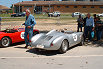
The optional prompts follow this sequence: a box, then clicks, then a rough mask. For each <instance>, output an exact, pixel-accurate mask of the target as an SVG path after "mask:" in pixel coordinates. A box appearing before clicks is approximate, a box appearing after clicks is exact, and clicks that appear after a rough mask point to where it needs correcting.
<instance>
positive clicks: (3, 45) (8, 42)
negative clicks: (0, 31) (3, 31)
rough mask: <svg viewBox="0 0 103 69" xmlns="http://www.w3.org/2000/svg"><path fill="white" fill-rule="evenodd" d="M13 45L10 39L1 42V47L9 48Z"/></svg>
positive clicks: (5, 38)
mask: <svg viewBox="0 0 103 69" xmlns="http://www.w3.org/2000/svg"><path fill="white" fill-rule="evenodd" d="M10 44H11V40H10V38H8V37H3V38H2V39H1V42H0V47H8V46H9V45H10Z"/></svg>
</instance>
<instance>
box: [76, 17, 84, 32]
mask: <svg viewBox="0 0 103 69" xmlns="http://www.w3.org/2000/svg"><path fill="white" fill-rule="evenodd" d="M77 22H78V28H77V32H79V29H80V30H81V32H82V27H83V18H82V17H81V15H79V18H78V19H77Z"/></svg>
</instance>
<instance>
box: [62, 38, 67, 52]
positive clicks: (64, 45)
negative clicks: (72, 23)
mask: <svg viewBox="0 0 103 69" xmlns="http://www.w3.org/2000/svg"><path fill="white" fill-rule="evenodd" d="M62 49H63V51H67V49H68V42H67V41H66V40H64V41H63V43H62Z"/></svg>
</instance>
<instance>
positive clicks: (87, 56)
mask: <svg viewBox="0 0 103 69" xmlns="http://www.w3.org/2000/svg"><path fill="white" fill-rule="evenodd" d="M83 57H103V55H83V56H33V57H0V59H3V58H4V59H5V58H83Z"/></svg>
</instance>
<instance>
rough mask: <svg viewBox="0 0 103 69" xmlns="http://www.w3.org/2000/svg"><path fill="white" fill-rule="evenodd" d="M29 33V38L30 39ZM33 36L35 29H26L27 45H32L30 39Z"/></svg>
mask: <svg viewBox="0 0 103 69" xmlns="http://www.w3.org/2000/svg"><path fill="white" fill-rule="evenodd" d="M28 34H29V39H28V37H27V36H28ZM32 37H33V30H25V34H24V38H25V43H26V46H28V45H30V40H31V38H32Z"/></svg>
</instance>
